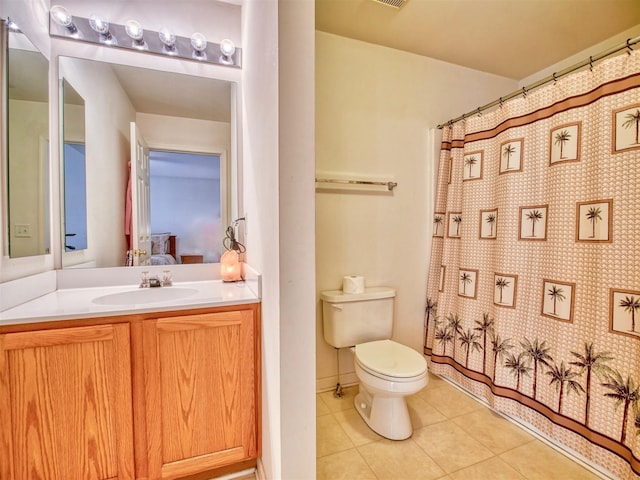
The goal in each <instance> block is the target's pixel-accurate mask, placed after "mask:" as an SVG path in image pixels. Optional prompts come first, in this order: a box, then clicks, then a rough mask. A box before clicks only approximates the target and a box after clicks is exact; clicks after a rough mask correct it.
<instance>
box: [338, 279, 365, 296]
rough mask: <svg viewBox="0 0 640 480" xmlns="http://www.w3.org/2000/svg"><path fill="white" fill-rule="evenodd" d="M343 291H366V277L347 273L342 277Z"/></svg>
mask: <svg viewBox="0 0 640 480" xmlns="http://www.w3.org/2000/svg"><path fill="white" fill-rule="evenodd" d="M342 291H343V292H344V293H364V277H361V276H360V275H347V276H345V277H344V278H343V279H342Z"/></svg>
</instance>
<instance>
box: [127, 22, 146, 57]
mask: <svg viewBox="0 0 640 480" xmlns="http://www.w3.org/2000/svg"><path fill="white" fill-rule="evenodd" d="M124 31H125V32H126V33H127V35H129V37H131V40H132V42H131V46H132V47H133V48H135V49H138V50H149V46H148V45H147V42H145V41H144V30H143V29H142V27H141V26H140V23H139V22H137V21H135V20H128V21H127V23H125V24H124Z"/></svg>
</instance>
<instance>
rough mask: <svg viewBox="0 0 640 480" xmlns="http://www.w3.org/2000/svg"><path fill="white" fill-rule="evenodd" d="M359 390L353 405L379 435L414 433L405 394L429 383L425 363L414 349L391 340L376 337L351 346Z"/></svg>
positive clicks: (401, 437)
mask: <svg viewBox="0 0 640 480" xmlns="http://www.w3.org/2000/svg"><path fill="white" fill-rule="evenodd" d="M353 352H354V357H355V370H356V376H357V377H358V380H360V392H359V393H358V395H356V398H355V399H354V406H355V408H356V410H357V411H358V413H359V414H360V416H361V417H362V419H363V420H364V421H365V422H366V423H367V425H369V427H370V428H371V429H372V430H373V431H374V432H376V433H378V434H379V435H381V436H383V437H385V438H389V439H391V440H404V439H406V438H409V437H410V436H411V434H412V432H413V429H412V427H411V419H410V417H409V410H408V408H407V402H406V400H405V397H406V396H407V395H412V394H414V393H417V392H419V391H420V390H422V389H423V388H424V387H425V386H426V385H427V382H428V376H427V362H426V360H425V358H424V357H423V356H422V355H420V354H419V353H418V352H416V351H415V350H413V349H411V348H409V347H407V346H405V345H401V344H399V343H397V342H394V341H392V340H378V341H373V342H366V343H362V344H359V345H356V346H355V347H354V348H353Z"/></svg>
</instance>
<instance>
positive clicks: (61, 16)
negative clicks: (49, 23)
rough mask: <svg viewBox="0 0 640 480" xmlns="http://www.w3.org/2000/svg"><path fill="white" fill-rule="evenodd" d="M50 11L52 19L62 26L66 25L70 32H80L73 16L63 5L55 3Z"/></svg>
mask: <svg viewBox="0 0 640 480" xmlns="http://www.w3.org/2000/svg"><path fill="white" fill-rule="evenodd" d="M49 13H50V14H51V18H52V20H53V21H54V22H56V23H57V24H58V25H60V26H61V27H65V28H66V29H67V31H68V32H69V33H71V34H74V33H77V32H78V29H77V28H76V26H75V25H74V24H73V17H72V16H71V14H70V13H69V11H68V10H67V9H66V8H64V7H63V6H62V5H54V6H53V7H51V10H50V12H49Z"/></svg>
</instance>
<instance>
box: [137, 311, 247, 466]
mask: <svg viewBox="0 0 640 480" xmlns="http://www.w3.org/2000/svg"><path fill="white" fill-rule="evenodd" d="M256 328H257V327H256V322H255V321H254V311H253V310H240V311H229V312H220V313H207V314H201V315H189V316H181V317H172V318H161V319H158V320H153V321H151V320H148V321H146V322H144V325H143V342H144V369H145V400H146V415H147V417H146V425H147V448H148V459H149V478H153V479H156V478H162V479H172V478H179V477H181V476H184V475H188V474H193V473H198V472H203V471H207V470H210V469H213V468H217V467H221V466H225V465H230V464H233V463H236V462H239V461H242V460H247V459H251V458H256V457H257V455H258V448H259V447H258V439H257V411H256V396H257V391H258V390H257V372H256V348H257V347H256V344H255V341H256Z"/></svg>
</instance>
